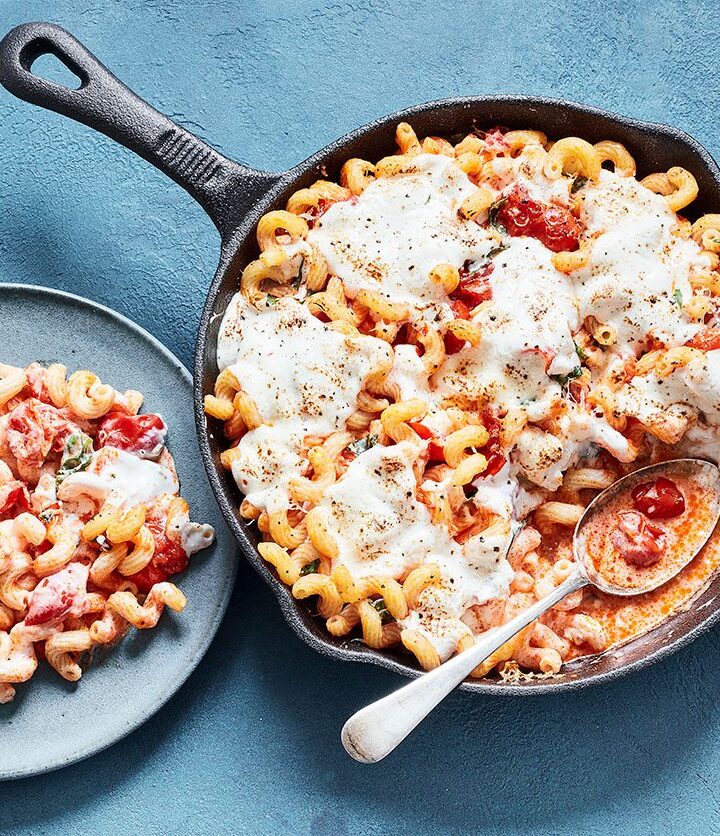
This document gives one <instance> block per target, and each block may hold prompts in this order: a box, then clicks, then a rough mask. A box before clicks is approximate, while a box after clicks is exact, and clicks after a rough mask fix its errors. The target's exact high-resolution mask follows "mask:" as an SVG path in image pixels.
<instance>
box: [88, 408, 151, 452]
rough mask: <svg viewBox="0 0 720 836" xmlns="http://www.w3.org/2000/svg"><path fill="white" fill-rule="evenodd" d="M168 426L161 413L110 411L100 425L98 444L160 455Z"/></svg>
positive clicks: (99, 445)
mask: <svg viewBox="0 0 720 836" xmlns="http://www.w3.org/2000/svg"><path fill="white" fill-rule="evenodd" d="M166 432H167V427H166V426H165V422H164V421H163V419H162V418H161V417H160V416H159V415H153V414H152V413H149V414H147V415H126V414H125V413H124V412H109V413H108V414H107V415H106V416H105V417H104V418H103V419H102V421H101V422H100V424H99V425H98V433H97V445H98V448H100V447H106V446H109V447H117V448H118V449H119V450H126V451H127V452H128V453H137V454H138V455H140V456H142V455H145V456H149V455H153V456H155V455H159V453H160V451H161V450H162V446H163V444H164V442H165V433H166Z"/></svg>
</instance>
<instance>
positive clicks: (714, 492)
mask: <svg viewBox="0 0 720 836" xmlns="http://www.w3.org/2000/svg"><path fill="white" fill-rule="evenodd" d="M673 475H675V476H682V477H684V478H685V479H687V480H689V481H692V482H694V483H696V484H704V485H706V486H707V488H708V490H709V493H710V496H711V503H712V504H711V507H710V509H709V511H710V513H708V514H706V515H705V519H704V520H703V521H702V524H701V526H700V528H699V529H697V528H695V529H694V533H695V536H696V537H697V539H696V541H695V548H694V549H693V550H692V552H689V553H688V555H687V560H686V561H685V562H684V563H683V564H682V566H679V567H677V568H675V569H674V570H673V571H672V572H671V573H669V574H667V575H665V576H661V577H659V578H655V579H653V580H652V581H651V582H650V583H648V584H647V585H646V586H644V587H642V588H637V587H632V588H630V589H628V588H626V587H620V586H615V585H614V584H612V583H610V582H609V581H607V580H606V579H605V578H603V577H601V576H600V575H598V574H597V572H596V571H595V568H594V566H593V563H592V560H591V559H590V557H589V555H588V554H587V551H586V549H585V541H584V538H583V536H582V535H583V529H584V527H585V525H586V524H587V523H588V521H589V520H590V519H592V518H593V517H594V516H595V515H596V514H597V513H598V512H599V511H602V509H603V508H605V506H606V505H607V504H608V503H609V502H611V501H612V500H613V499H615V498H616V497H617V495H618V493H619V492H620V491H623V490H627V489H628V488H632V486H633V485H632V484H631V483H634V482H637V483H639V482H642V481H647V480H648V478H649V477H650V478H653V477H656V476H666V477H669V478H672V477H673ZM719 517H720V470H718V468H717V467H716V466H715V465H714V464H710V463H709V462H705V461H701V460H699V459H675V460H674V461H667V462H661V463H660V464H654V465H650V466H649V467H643V468H641V469H639V470H636V471H634V472H633V473H630V474H628V475H627V476H624V477H623V478H622V479H619V480H618V481H617V482H615V483H614V484H613V485H611V486H610V487H609V488H607V489H606V490H604V491H603V492H602V493H601V494H599V495H598V496H597V497H595V499H594V500H593V501H592V502H591V503H590V504H589V505H588V507H587V508H586V509H585V511H584V512H583V515H582V517H581V518H580V519H579V520H578V523H577V525H576V526H575V532H574V535H573V553H574V557H575V570H574V571H573V573H572V574H571V575H570V576H569V577H568V578H567V579H566V580H565V581H563V583H561V584H560V585H559V586H557V587H556V588H555V589H553V591H552V592H550V593H549V594H548V595H546V596H545V597H544V598H542V599H541V600H540V601H537V602H536V603H535V604H533V605H532V606H530V607H528V608H527V609H526V610H524V611H523V612H521V613H520V614H519V615H517V616H515V618H513V619H511V620H510V621H508V622H507V624H503V625H502V626H501V627H497V628H495V629H493V630H490V631H489V632H488V633H487V634H485V635H483V636H481V637H480V638H479V639H478V640H477V641H476V643H475V644H474V645H473V646H472V647H471V648H470V649H468V650H466V651H464V652H463V653H460V654H458V655H457V656H454V657H453V658H452V659H449V660H448V661H447V662H445V663H444V664H442V665H440V667H438V668H435V670H433V671H430V672H429V673H426V674H424V675H423V676H421V677H419V678H418V679H416V680H415V681H413V682H411V683H410V684H409V685H405V686H404V687H402V688H399V689H398V690H397V691H395V692H393V693H392V694H388V696H386V697H383V698H382V699H380V700H377V701H376V702H374V703H371V704H370V705H368V706H366V707H365V708H363V709H361V710H360V711H358V712H357V713H356V714H353V716H352V717H351V718H350V719H349V720H348V721H347V723H345V725H344V726H343V730H342V735H341V737H342V743H343V746H344V747H345V750H346V751H347V753H348V754H349V755H350V756H351V757H353V758H355V760H357V761H360V762H361V763H377V762H378V761H379V760H382V758H384V757H385V756H386V755H388V754H390V752H392V751H393V749H395V747H396V746H398V745H399V744H400V743H401V742H402V741H403V740H404V739H405V738H406V737H407V736H408V734H410V732H411V731H412V730H413V729H414V728H415V727H416V726H417V725H418V724H419V723H420V722H421V721H422V720H423V719H424V718H425V717H426V716H427V715H428V714H429V713H430V712H431V711H432V710H433V708H435V706H436V705H438V703H440V702H441V701H442V700H443V699H444V698H445V697H446V696H447V695H448V694H449V693H450V692H451V691H453V690H454V689H455V688H456V687H457V686H458V685H459V684H460V683H461V682H462V681H463V680H464V679H465V678H466V677H467V676H468V675H469V673H470V672H471V671H472V670H473V669H474V668H475V667H477V665H479V664H480V663H481V662H483V661H484V660H485V659H487V658H488V656H490V655H491V654H492V653H494V652H495V651H496V650H497V649H498V648H500V647H502V645H504V644H505V642H507V641H509V640H510V639H511V638H512V637H513V636H514V635H515V634H516V633H519V632H520V630H522V629H523V628H524V627H527V625H528V624H530V623H531V622H533V621H535V619H536V618H539V617H540V616H541V615H542V614H543V613H544V612H546V610H549V609H550V607H552V606H554V605H555V604H557V603H558V601H561V600H562V599H563V598H565V596H566V595H570V593H572V592H575V591H576V590H578V589H582V587H584V586H587V585H589V584H592V585H593V586H595V587H597V588H598V589H600V590H602V591H603V592H608V593H610V594H612V595H624V596H630V595H639V594H641V593H644V592H650V590H652V589H656V588H657V587H658V586H661V585H662V584H664V583H666V582H667V581H668V580H670V578H672V577H674V576H675V575H676V574H677V573H678V572H679V571H680V570H681V569H682V568H684V567H685V566H686V565H687V564H688V563H689V562H690V561H691V560H692V559H693V557H695V555H696V554H697V553H698V552H699V551H700V549H701V548H702V547H703V546H704V545H705V543H706V542H707V540H708V538H709V537H710V535H711V534H712V532H713V530H714V528H715V526H716V524H717V521H718V518H719Z"/></svg>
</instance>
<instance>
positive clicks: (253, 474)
mask: <svg viewBox="0 0 720 836" xmlns="http://www.w3.org/2000/svg"><path fill="white" fill-rule="evenodd" d="M397 145H398V148H397V153H396V154H394V155H392V156H388V157H384V158H383V159H381V160H379V161H376V162H370V161H367V160H362V159H350V160H348V161H347V162H346V163H345V165H344V166H343V167H342V170H341V172H340V177H339V183H335V182H330V181H329V180H318V181H317V182H315V183H314V184H312V185H311V186H309V187H307V188H303V189H301V190H299V191H297V192H295V193H294V194H293V195H292V196H291V197H290V199H289V200H288V202H287V205H286V207H285V208H284V209H276V210H273V211H270V212H268V213H267V214H266V215H264V216H263V217H262V219H261V220H260V222H259V224H258V227H257V241H258V247H259V254H258V257H257V258H256V260H254V261H252V262H251V263H249V264H248V265H247V266H246V267H245V268H244V270H243V271H242V276H241V277H240V280H239V287H238V292H237V294H236V295H235V296H234V298H233V300H232V302H231V304H230V305H229V307H228V309H227V310H226V311H225V314H224V317H223V320H222V324H221V326H220V333H219V338H218V349H217V366H218V375H217V380H216V383H215V388H214V392H213V393H212V394H208V395H207V396H206V399H205V410H206V413H207V415H208V416H209V417H210V419H211V420H214V421H218V422H221V424H222V430H223V432H224V435H225V438H226V439H227V449H226V450H225V451H224V452H223V454H222V457H221V459H222V464H223V466H224V467H225V468H226V469H227V470H228V471H230V473H231V474H232V477H233V478H234V480H235V482H236V483H237V485H238V487H239V490H240V492H241V493H242V494H243V497H244V498H243V499H242V501H241V502H240V503H239V514H240V515H241V516H242V517H243V518H244V519H246V520H253V521H255V524H256V525H257V527H258V529H259V530H260V532H261V533H262V538H263V542H261V543H260V545H259V550H260V553H261V554H262V556H263V558H264V559H265V560H266V561H267V562H268V563H269V564H271V565H272V567H274V571H275V572H276V573H277V576H278V577H279V578H280V579H281V580H282V581H284V582H285V583H286V584H288V585H290V586H291V588H292V593H293V595H294V596H295V598H297V599H312V601H315V602H316V611H317V614H318V616H319V617H320V618H322V619H324V620H325V622H326V625H327V629H328V631H329V632H330V633H331V634H332V635H333V636H337V637H343V636H346V637H348V639H353V638H361V639H362V640H363V641H364V642H365V643H366V644H368V645H369V646H371V647H373V648H378V649H382V648H387V647H390V646H397V647H398V648H400V649H402V648H405V649H406V650H407V651H408V652H409V653H410V654H413V655H414V656H415V657H416V659H417V661H418V662H419V664H420V665H421V666H422V667H423V668H425V669H430V668H433V667H435V666H437V665H439V664H440V663H441V662H442V661H444V660H445V659H447V658H449V657H450V656H451V655H453V654H454V653H457V652H461V651H462V650H464V649H466V648H468V647H469V646H471V645H472V644H473V643H474V641H475V638H476V637H477V636H478V635H479V634H481V633H483V632H484V631H487V630H491V629H493V628H494V627H496V626H498V625H500V624H502V623H504V622H505V621H507V620H508V619H510V618H511V617H512V616H513V615H515V614H516V613H517V612H519V611H520V610H522V609H524V608H525V607H527V606H528V605H530V604H531V603H532V602H533V601H535V600H536V599H538V598H539V597H542V596H543V595H545V594H546V593H547V592H548V591H549V590H550V589H552V588H553V587H554V586H556V585H557V584H559V583H560V582H562V581H563V580H564V579H565V578H566V577H567V576H568V574H569V573H570V572H571V571H572V568H573V563H572V549H571V536H572V531H573V528H574V525H575V523H576V522H577V520H578V519H579V517H580V515H581V514H582V511H583V509H584V507H585V506H586V505H587V504H588V503H589V502H590V501H591V499H592V498H593V497H594V496H596V495H597V493H598V492H599V491H601V490H602V489H604V488H606V487H608V486H609V485H611V484H612V483H613V482H614V481H616V480H617V479H618V478H619V477H620V476H622V475H624V474H626V473H627V472H629V471H631V470H633V469H635V468H637V467H638V466H640V465H643V464H647V463H650V462H654V461H658V460H663V459H667V458H675V457H678V456H682V455H696V456H700V457H707V458H710V459H713V460H715V461H717V460H718V458H719V457H720V444H719V442H720V431H719V429H718V425H720V321H718V318H717V312H718V300H719V298H720V297H719V294H720V275H719V274H718V269H717V268H718V262H719V254H720V214H716V215H712V214H711V215H705V216H703V217H701V218H699V219H697V220H695V221H694V222H691V221H690V220H688V219H687V218H685V217H684V216H683V215H681V214H679V213H680V212H682V211H683V210H684V209H685V208H686V207H688V206H689V205H690V204H691V203H692V201H693V200H694V199H695V197H696V196H697V193H698V187H697V183H696V181H695V178H694V177H693V175H692V174H691V173H690V172H689V171H686V170H685V169H683V168H679V167H674V168H671V169H670V170H668V171H667V172H656V173H649V174H647V176H645V177H642V179H639V178H638V177H636V166H635V161H634V159H633V157H632V155H631V154H630V152H629V151H628V149H626V148H625V147H623V146H622V145H621V144H619V143H617V142H615V141H612V140H607V141H602V142H598V143H596V144H594V145H593V144H590V143H589V142H587V141H585V140H583V139H581V138H578V137H565V138H560V139H557V140H555V141H551V140H549V139H548V137H546V136H545V135H544V134H542V133H540V132H539V131H533V130H505V129H500V128H497V129H493V130H490V131H487V132H480V131H478V132H474V133H472V134H469V135H467V136H463V137H455V138H453V139H452V140H450V139H446V138H442V137H436V136H428V137H425V138H422V139H419V138H418V137H417V136H416V134H415V132H414V131H413V129H412V127H411V126H410V125H408V124H406V123H401V124H400V125H398V127H397ZM648 530H649V529H648ZM643 531H645V529H643ZM628 536H630V535H628ZM718 563H720V550H719V547H718V544H717V542H716V541H715V540H711V542H710V543H709V545H708V546H707V547H706V548H705V549H704V550H703V551H702V552H701V553H700V555H699V556H698V557H697V558H696V559H695V560H694V561H693V562H692V563H691V564H690V565H689V566H688V567H686V569H684V570H683V571H682V572H681V573H680V575H679V576H678V577H677V578H675V579H674V580H673V581H671V582H669V583H667V584H665V585H664V586H663V587H662V588H660V589H659V590H655V591H654V592H652V593H648V594H646V595H643V596H639V598H638V599H636V600H632V601H629V602H628V600H627V599H613V598H612V597H611V596H608V595H604V594H602V593H600V592H598V591H592V590H585V591H580V592H578V593H575V594H573V595H571V596H569V597H568V598H566V599H565V600H563V601H562V602H561V603H560V604H558V605H557V606H556V607H554V608H553V609H552V610H551V611H550V612H549V613H547V614H546V615H545V616H543V617H542V618H541V619H540V620H539V621H538V622H536V623H534V624H533V625H531V626H530V627H528V628H527V629H526V630H524V631H522V632H521V633H520V634H519V635H518V636H517V637H516V638H515V639H513V640H512V641H511V642H509V643H508V644H507V645H505V646H504V647H502V648H501V649H500V650H499V651H498V652H497V653H495V654H494V655H493V656H492V657H491V658H490V659H488V660H487V661H486V662H485V663H483V664H482V665H481V666H479V667H478V668H477V669H476V670H475V672H474V674H473V675H474V676H477V677H482V676H485V675H487V674H489V673H490V672H491V671H492V670H493V669H496V670H497V672H498V673H499V675H500V676H501V677H503V678H504V679H506V680H509V679H517V678H523V677H526V676H536V675H548V676H551V675H553V674H556V673H557V672H558V671H560V669H561V667H562V665H563V663H564V662H566V661H568V660H571V659H574V658H577V657H579V656H585V655H588V654H593V653H598V652H601V651H603V650H605V649H606V648H608V647H610V646H612V645H615V644H617V643H619V642H623V641H626V640H628V639H629V638H631V637H633V636H635V635H638V634H639V633H642V632H644V631H647V630H648V629H650V628H652V627H653V626H655V625H656V624H658V623H659V622H660V621H661V620H662V619H664V618H666V617H667V616H668V614H670V613H671V612H673V611H674V610H676V609H677V608H678V607H680V606H683V605H685V604H686V603H687V602H688V601H689V600H690V599H691V597H692V596H693V595H694V594H696V593H697V592H698V591H699V590H701V589H702V588H703V587H704V586H705V585H706V583H707V582H708V579H709V577H710V575H711V574H712V572H713V571H714V570H715V568H716V567H717V565H718Z"/></svg>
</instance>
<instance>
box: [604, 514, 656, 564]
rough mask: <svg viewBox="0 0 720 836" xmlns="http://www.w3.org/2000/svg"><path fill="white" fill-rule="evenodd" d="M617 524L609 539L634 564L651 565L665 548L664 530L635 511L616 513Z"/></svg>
mask: <svg viewBox="0 0 720 836" xmlns="http://www.w3.org/2000/svg"><path fill="white" fill-rule="evenodd" d="M618 518H619V519H618V525H617V528H615V529H614V530H613V531H612V532H611V533H610V541H611V542H612V544H613V546H615V548H616V549H617V550H618V551H619V552H620V554H621V555H622V556H623V558H624V559H625V560H626V561H627V562H628V563H632V564H633V565H634V566H652V565H653V564H654V563H657V562H658V560H660V557H661V555H662V553H663V550H664V549H665V532H664V531H663V529H662V528H660V527H659V526H657V525H653V524H652V523H651V522H649V521H648V520H647V519H645V517H643V515H642V514H640V513H638V512H637V511H623V512H622V513H620V514H618Z"/></svg>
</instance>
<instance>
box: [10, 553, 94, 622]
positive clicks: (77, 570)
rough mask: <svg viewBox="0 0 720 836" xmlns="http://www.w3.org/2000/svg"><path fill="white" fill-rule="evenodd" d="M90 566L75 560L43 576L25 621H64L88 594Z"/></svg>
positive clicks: (34, 593)
mask: <svg viewBox="0 0 720 836" xmlns="http://www.w3.org/2000/svg"><path fill="white" fill-rule="evenodd" d="M87 580H88V567H87V566H85V565H83V564H82V563H71V564H70V565H69V566H67V567H66V568H65V569H61V570H60V571H59V572H55V574H54V575H48V576H47V577H46V578H43V579H42V580H41V581H40V583H39V584H38V585H37V586H36V587H35V589H34V590H33V593H32V598H31V599H30V606H29V608H28V612H27V615H26V616H25V624H26V626H28V627H32V626H33V625H35V624H46V623H48V622H52V621H61V620H62V619H64V618H65V617H66V616H67V615H68V614H69V613H70V611H71V610H72V609H73V607H75V606H76V605H79V604H80V603H81V602H82V600H83V598H84V595H85V591H86V586H87Z"/></svg>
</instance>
